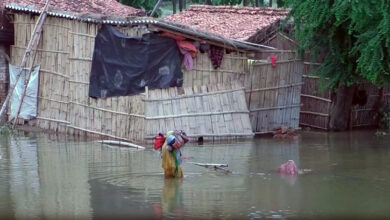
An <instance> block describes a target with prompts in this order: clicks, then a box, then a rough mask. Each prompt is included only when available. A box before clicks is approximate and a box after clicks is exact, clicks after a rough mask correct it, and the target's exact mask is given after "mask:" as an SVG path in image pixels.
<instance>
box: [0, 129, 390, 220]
mask: <svg viewBox="0 0 390 220" xmlns="http://www.w3.org/2000/svg"><path fill="white" fill-rule="evenodd" d="M183 154H184V156H188V157H191V158H190V159H187V160H186V161H185V162H184V163H183V166H182V167H183V171H184V174H185V178H184V179H183V180H172V179H171V180H165V179H164V178H163V173H162V169H161V160H160V157H159V155H158V154H157V153H156V152H154V151H153V150H151V148H149V149H148V150H145V151H139V150H132V149H127V148H118V147H109V146H105V145H101V144H98V143H95V142H92V141H89V142H88V141H85V142H80V141H77V142H76V141H70V140H67V139H66V138H64V137H60V138H58V137H56V136H54V137H49V136H47V135H42V134H25V133H21V134H18V135H3V136H1V139H0V198H1V199H0V217H8V218H17V219H24V218H29V219H34V218H39V219H40V218H50V219H51V218H82V219H92V218H121V217H127V218H146V219H160V218H167V219H170V218H181V219H183V218H184V219H188V218H196V219H211V218H213V219H258V218H276V219H288V218H312V219H318V218H352V219H354V218H361V219H367V218H370V219H371V218H390V196H389V195H390V136H385V137H376V136H375V134H374V131H356V132H352V133H329V134H328V133H315V132H302V133H301V135H300V138H299V139H298V140H275V139H270V138H260V139H255V140H253V141H246V142H240V143H235V144H218V145H209V144H205V145H202V146H198V145H196V144H188V145H186V146H185V148H184V149H183ZM289 159H292V160H294V161H295V162H296V163H297V165H298V166H299V168H301V169H303V168H306V169H311V170H312V172H311V173H308V174H304V175H300V176H298V177H295V178H294V177H284V176H281V175H280V174H278V173H277V172H276V170H277V168H278V166H279V165H280V164H282V163H284V162H286V161H287V160H289ZM188 162H204V163H227V164H229V169H230V170H231V171H232V173H230V174H226V173H223V172H218V171H215V170H212V169H207V168H203V167H199V166H196V165H193V164H191V163H188Z"/></svg>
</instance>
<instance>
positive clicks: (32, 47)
mask: <svg viewBox="0 0 390 220" xmlns="http://www.w3.org/2000/svg"><path fill="white" fill-rule="evenodd" d="M49 2H50V0H47V1H46V4H45V7H44V9H43V11H42V13H41V14H40V16H39V18H38V21H37V23H36V24H35V27H34V32H33V35H32V36H31V38H30V41H29V43H28V46H27V49H26V52H25V54H24V56H23V59H22V63H21V65H20V67H21V69H20V72H19V73H18V74H17V76H16V80H15V85H13V86H12V88H10V90H9V92H8V95H7V97H6V99H5V100H4V103H3V106H2V107H1V110H0V121H2V119H3V118H4V115H5V113H6V111H7V108H8V104H9V100H10V98H11V96H12V94H13V92H14V90H15V87H16V85H17V82H18V81H19V78H20V75H21V74H22V71H23V68H24V67H25V66H26V64H27V60H28V59H29V58H30V56H31V53H32V54H33V57H35V54H36V48H37V47H38V44H39V40H40V36H41V32H42V27H43V23H44V22H45V20H46V16H47V8H48V6H49ZM31 65H33V63H32V64H31ZM30 74H31V70H30ZM30 74H29V77H28V79H30ZM26 85H28V81H27V83H26ZM24 95H25V91H24V92H23V96H22V101H21V103H20V106H19V110H18V114H17V115H16V117H15V119H16V118H18V115H19V111H20V107H21V106H22V104H23V97H24Z"/></svg>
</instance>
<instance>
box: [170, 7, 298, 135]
mask: <svg viewBox="0 0 390 220" xmlns="http://www.w3.org/2000/svg"><path fill="white" fill-rule="evenodd" d="M288 12H289V11H288V10H285V9H276V8H251V7H232V6H205V5H197V6H191V8H190V9H189V10H186V11H184V12H182V13H180V14H175V15H172V16H168V17H166V18H165V19H164V21H168V22H172V23H175V24H181V25H186V26H188V27H191V28H194V29H197V30H202V31H205V32H209V33H213V34H216V35H219V36H223V37H225V38H228V39H232V40H233V41H245V42H248V43H249V44H263V45H268V46H270V47H263V48H262V50H261V51H256V53H254V54H252V56H251V57H250V59H249V60H247V59H248V58H246V57H244V58H243V59H244V62H247V61H248V67H247V68H248V69H247V70H246V71H245V76H243V77H241V79H242V81H243V83H244V86H245V94H246V100H247V105H248V109H249V111H250V120H251V124H252V129H253V132H254V133H256V134H262V133H269V132H272V131H273V130H275V129H277V128H280V127H281V126H286V127H291V128H294V129H296V128H298V126H299V111H300V91H301V85H302V78H301V75H302V71H303V63H302V61H301V60H299V58H298V55H297V53H296V51H295V50H293V49H294V48H295V47H296V45H295V43H294V42H293V41H292V40H291V39H290V38H288V37H286V36H285V35H284V34H283V33H281V32H280V31H279V30H280V28H279V26H280V24H281V22H282V20H283V19H285V18H286V16H287V14H288ZM225 53H226V52H225ZM200 65H201V64H200ZM194 68H195V69H198V68H201V67H200V66H199V67H197V66H196V65H195V67H194ZM226 68H227V69H225V68H220V69H218V70H217V71H215V75H218V74H222V75H226V73H229V72H230V71H231V68H234V67H233V66H226ZM186 74H187V73H186ZM188 74H189V75H195V74H197V72H190V73H188ZM208 76H209V75H207V77H202V76H199V75H197V76H193V78H197V79H198V81H197V82H195V83H196V84H198V85H199V84H200V85H206V84H210V83H211V84H212V83H213V81H209V78H208ZM210 76H211V75H210Z"/></svg>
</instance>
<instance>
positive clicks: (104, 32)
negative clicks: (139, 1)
mask: <svg viewBox="0 0 390 220" xmlns="http://www.w3.org/2000/svg"><path fill="white" fill-rule="evenodd" d="M182 82H183V72H182V71H181V54H180V51H179V49H178V47H177V45H176V41H175V40H173V39H171V38H166V37H160V36H158V35H157V34H153V33H148V34H144V35H143V36H142V38H136V37H128V36H126V35H125V34H123V33H121V32H119V31H118V30H116V29H115V28H114V27H112V26H109V25H103V26H102V28H101V29H100V30H99V33H98V34H97V36H96V39H95V49H94V53H93V59H92V68H91V76H90V85H89V96H90V97H95V98H106V97H112V96H125V95H133V94H137V93H141V92H144V91H145V86H148V87H149V88H150V89H156V88H168V87H172V86H181V85H182Z"/></svg>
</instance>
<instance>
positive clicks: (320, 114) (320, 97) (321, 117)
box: [299, 62, 332, 130]
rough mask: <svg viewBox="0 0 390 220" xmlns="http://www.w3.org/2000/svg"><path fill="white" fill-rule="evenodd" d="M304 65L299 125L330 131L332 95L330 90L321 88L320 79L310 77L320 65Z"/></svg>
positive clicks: (306, 63)
mask: <svg viewBox="0 0 390 220" xmlns="http://www.w3.org/2000/svg"><path fill="white" fill-rule="evenodd" d="M304 65H305V69H304V75H303V85H302V92H301V102H302V107H301V113H300V121H299V123H300V124H301V125H302V126H308V127H313V128H317V129H321V130H328V129H329V128H328V123H329V113H330V108H331V105H332V100H331V97H330V95H331V93H330V91H329V90H326V91H323V89H322V88H320V86H319V84H318V80H319V78H318V77H316V76H310V75H308V74H309V73H310V72H311V71H312V70H313V69H314V68H316V67H317V66H318V64H316V63H308V62H305V63H304Z"/></svg>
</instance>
